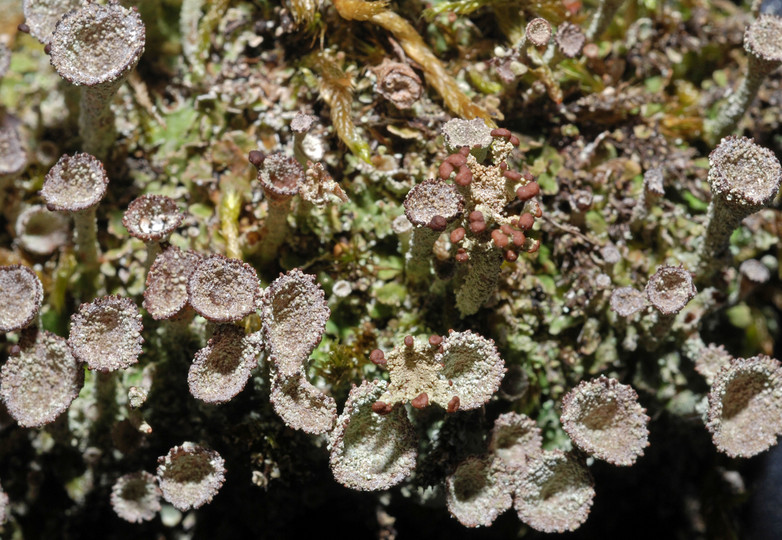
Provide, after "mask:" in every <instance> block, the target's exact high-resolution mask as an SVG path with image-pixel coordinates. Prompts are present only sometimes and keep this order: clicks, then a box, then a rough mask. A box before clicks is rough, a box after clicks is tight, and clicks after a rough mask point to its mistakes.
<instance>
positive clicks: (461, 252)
mask: <svg viewBox="0 0 782 540" xmlns="http://www.w3.org/2000/svg"><path fill="white" fill-rule="evenodd" d="M454 259H456V262H460V263H464V262H467V261H469V260H470V256H469V255H468V254H467V250H465V249H464V248H459V249H458V251H457V252H456V255H455V256H454Z"/></svg>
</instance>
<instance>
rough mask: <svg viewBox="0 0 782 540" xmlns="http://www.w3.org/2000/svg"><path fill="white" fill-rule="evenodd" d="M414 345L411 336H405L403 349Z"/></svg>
mask: <svg viewBox="0 0 782 540" xmlns="http://www.w3.org/2000/svg"><path fill="white" fill-rule="evenodd" d="M414 344H415V340H414V339H413V336H405V347H412V346H413V345H414Z"/></svg>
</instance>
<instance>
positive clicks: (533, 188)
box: [516, 182, 540, 201]
mask: <svg viewBox="0 0 782 540" xmlns="http://www.w3.org/2000/svg"><path fill="white" fill-rule="evenodd" d="M539 193H540V186H539V185H538V183H537V182H530V183H529V184H527V185H525V186H521V187H519V188H518V189H517V190H516V197H518V199H519V200H520V201H528V200H530V199H531V198H533V197H535V196H537V195H538V194H539Z"/></svg>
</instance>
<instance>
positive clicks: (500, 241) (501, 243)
mask: <svg viewBox="0 0 782 540" xmlns="http://www.w3.org/2000/svg"><path fill="white" fill-rule="evenodd" d="M491 239H492V240H493V241H494V245H495V246H497V247H498V248H500V249H502V248H504V247H505V246H507V245H508V237H507V236H505V235H504V234H503V233H502V231H500V230H499V229H494V230H493V231H492V232H491Z"/></svg>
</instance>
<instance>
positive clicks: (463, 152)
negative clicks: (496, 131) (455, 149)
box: [459, 144, 480, 157]
mask: <svg viewBox="0 0 782 540" xmlns="http://www.w3.org/2000/svg"><path fill="white" fill-rule="evenodd" d="M475 146H476V148H480V145H478V144H476V145H475ZM459 153H460V154H461V155H463V156H464V157H467V156H468V155H469V153H470V149H469V148H467V147H466V146H462V147H461V148H459Z"/></svg>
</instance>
